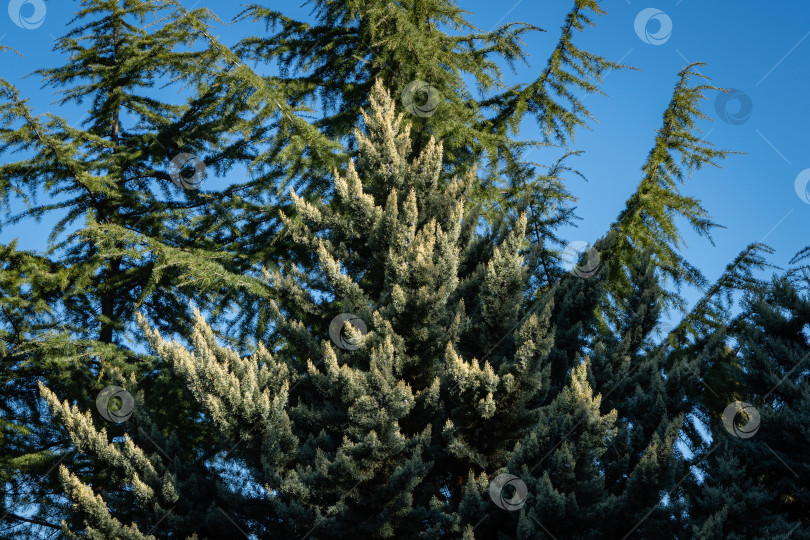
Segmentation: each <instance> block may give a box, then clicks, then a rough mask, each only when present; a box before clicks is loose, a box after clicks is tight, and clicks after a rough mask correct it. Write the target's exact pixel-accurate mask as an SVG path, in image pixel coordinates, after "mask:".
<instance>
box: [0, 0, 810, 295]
mask: <svg viewBox="0 0 810 540" xmlns="http://www.w3.org/2000/svg"><path fill="white" fill-rule="evenodd" d="M23 1H28V2H32V1H35V0H12V2H17V3H23ZM264 3H265V4H267V5H271V6H274V7H277V8H278V9H281V10H283V11H286V12H288V13H289V14H290V15H292V16H295V17H302V18H307V15H308V13H309V9H308V8H306V7H303V8H302V7H301V6H300V5H299V4H298V3H292V2H290V3H285V2H272V3H271V2H264ZM3 4H4V5H5V4H9V1H8V0H3ZM184 4H185V5H186V6H187V7H189V8H191V7H200V6H205V7H208V8H210V9H211V10H213V11H214V12H215V13H217V14H218V15H219V16H220V18H221V19H222V20H224V21H229V20H230V19H231V18H232V17H233V16H234V15H236V14H237V13H238V12H239V11H240V9H241V8H240V5H239V4H238V3H237V2H230V1H229V2H225V1H222V0H201V1H197V0H184ZM571 4H572V2H571V1H570V0H552V1H549V2H539V1H537V0H521V1H517V2H516V1H512V0H507V1H506V2H490V1H483V0H474V1H465V2H461V3H460V5H461V6H462V7H463V8H465V9H467V10H469V11H471V12H472V15H470V17H469V18H470V20H471V21H472V22H473V23H474V24H476V25H478V26H479V27H480V28H481V29H482V30H489V29H491V28H492V27H493V26H494V25H496V24H498V23H506V22H510V21H525V22H530V23H534V24H536V25H538V26H540V27H542V28H544V29H546V30H547V32H546V33H543V34H537V35H533V36H530V37H528V38H527V47H528V51H529V61H530V63H531V64H530V65H529V66H521V67H519V68H518V72H517V73H516V74H512V73H510V72H508V71H507V72H506V75H507V82H508V83H510V84H512V83H517V82H528V81H530V80H531V79H533V78H534V77H536V75H537V73H538V72H539V71H540V70H541V69H542V68H543V66H544V64H545V61H546V59H547V56H548V54H549V52H550V51H551V49H552V48H553V46H554V45H555V43H556V40H557V38H558V35H559V27H560V25H561V24H562V23H563V17H564V15H565V13H566V12H567V10H568V9H570V7H571ZM602 4H603V6H604V8H605V9H606V11H607V12H608V14H607V15H606V16H604V17H601V18H599V19H598V20H597V27H596V28H594V29H589V30H587V32H586V33H585V34H584V35H580V36H578V37H577V42H578V43H579V45H580V46H582V47H584V48H586V49H588V50H592V51H594V52H598V53H599V54H601V55H603V56H606V57H608V58H609V59H611V60H615V61H619V60H620V61H622V62H623V63H626V64H630V65H632V66H634V67H636V68H639V71H624V72H613V73H610V74H609V75H608V76H607V78H606V79H605V83H604V86H603V89H604V90H605V92H606V93H607V94H608V96H609V97H607V98H606V97H602V96H589V97H588V98H587V99H586V103H587V104H588V105H589V106H590V107H591V108H592V112H593V113H594V114H595V116H596V118H597V119H598V120H599V123H598V124H594V125H592V126H591V127H592V129H591V130H590V131H581V132H580V133H579V134H578V137H577V139H576V141H575V143H574V144H573V148H575V149H582V150H585V151H586V153H585V154H584V156H582V157H580V158H579V159H578V161H576V162H575V163H574V164H575V165H576V166H577V167H578V168H579V169H580V170H581V171H582V172H583V173H584V174H585V175H586V177H587V178H588V179H589V181H588V182H587V183H585V182H583V181H581V180H573V181H572V182H573V183H572V185H571V188H572V190H573V192H574V193H575V194H576V195H577V196H578V197H579V203H578V206H579V210H578V214H579V215H580V216H581V217H582V218H583V220H582V221H581V222H580V223H579V226H578V228H577V229H575V230H571V231H569V232H568V234H567V235H566V236H567V238H568V239H569V240H586V241H592V240H594V239H596V238H597V237H599V236H601V235H602V234H604V232H605V231H606V228H607V227H608V225H609V224H610V223H611V222H612V221H613V219H614V218H615V217H616V215H617V214H618V212H619V211H620V210H621V209H622V207H623V205H624V201H625V200H626V198H627V197H628V195H629V194H630V193H632V191H633V189H634V187H635V185H636V184H637V183H638V181H639V179H640V167H641V164H642V163H643V161H644V159H645V157H646V154H647V152H648V150H649V148H650V146H651V144H652V141H653V136H654V132H655V130H656V129H657V128H658V127H659V126H660V124H661V113H662V112H663V110H664V108H665V107H666V105H667V103H668V101H669V99H670V95H671V92H672V87H673V84H674V83H675V77H676V74H677V72H678V70H679V69H681V68H682V67H683V66H684V65H685V64H686V63H687V62H693V61H701V62H705V63H706V66H705V67H704V68H703V69H702V73H704V74H705V75H708V76H710V77H711V78H712V79H713V83H714V84H715V85H717V86H722V87H726V88H735V89H739V90H741V91H742V92H744V93H745V95H747V96H748V97H749V98H750V101H751V104H752V109H751V111H750V117H748V118H747V119H746V120H745V121H744V122H742V123H737V124H734V123H728V122H725V121H723V120H721V119H720V118H719V115H718V113H717V112H716V110H715V102H714V98H715V95H709V98H710V99H709V100H708V101H706V102H705V105H704V110H705V112H706V113H707V114H708V115H709V116H710V117H711V118H712V119H714V122H706V123H705V126H703V131H704V135H705V136H706V138H707V140H709V141H711V142H712V143H714V144H715V145H717V146H718V147H720V148H723V149H728V150H735V151H739V152H744V154H742V155H733V156H731V157H730V158H729V159H728V160H726V162H725V163H724V164H723V168H722V169H719V170H718V169H711V168H710V169H704V170H702V171H698V172H697V174H696V175H695V176H694V177H693V178H692V179H691V180H689V181H688V183H687V184H686V185H685V186H683V192H684V193H687V194H689V195H691V196H694V197H697V198H699V199H701V200H702V201H703V204H704V206H705V207H706V209H707V210H708V211H709V212H710V213H711V214H712V216H713V217H714V218H715V221H717V222H718V223H720V224H722V225H724V226H725V227H727V228H726V229H718V230H717V231H716V233H715V241H716V246H712V245H711V244H710V243H709V242H708V241H706V240H704V239H700V238H697V237H696V236H695V235H693V234H692V233H691V232H689V231H687V241H688V248H687V249H686V251H685V253H686V255H687V257H688V259H689V260H690V261H691V262H692V263H693V264H696V265H697V266H698V267H699V268H701V269H702V270H703V271H704V273H705V274H706V275H707V277H708V278H709V279H710V280H714V279H716V278H717V276H719V274H720V273H721V272H722V270H723V268H724V266H725V265H726V264H727V263H728V262H729V261H731V260H732V259H733V258H734V257H735V256H736V255H737V253H739V252H740V251H741V250H743V249H744V248H745V246H746V245H747V244H749V243H751V242H756V241H760V240H762V239H763V238H764V239H765V243H767V244H770V245H771V246H772V247H774V248H775V249H776V253H775V254H774V255H772V256H771V258H770V261H771V262H772V263H774V264H777V265H780V266H783V267H784V266H786V265H787V262H788V260H789V259H790V258H791V257H792V256H793V254H794V253H795V252H796V251H798V250H799V249H800V248H802V247H804V246H805V245H808V244H810V235H808V231H809V230H810V204H807V203H805V202H803V201H802V200H801V199H800V198H799V197H798V196H797V194H796V192H795V190H794V181H795V179H796V177H797V175H798V174H799V173H800V172H801V171H802V170H804V169H807V168H810V153H808V152H807V148H808V143H810V135H809V134H808V132H807V130H806V126H807V124H808V118H810V100H808V99H807V92H806V88H807V87H808V83H810V75H809V74H808V66H810V4H807V3H805V2H799V1H796V0H794V1H792V2H785V3H782V4H780V7H779V8H776V7H775V6H773V5H769V4H767V3H764V2H753V1H747V2H735V3H731V2H698V1H697V0H666V1H660V2H657V3H646V2H644V3H642V2H639V0H632V1H630V0H611V1H609V2H602ZM45 5H46V7H47V10H46V13H45V17H44V19H43V20H42V21H41V25H40V26H38V27H37V28H33V29H23V28H20V27H18V26H17V25H15V24H14V23H13V22H12V20H11V18H10V17H9V16H8V14H7V12H6V10H0V36H1V37H0V44H2V45H7V46H11V47H14V48H15V49H17V50H18V51H19V52H20V53H22V54H23V55H24V56H25V58H19V57H17V56H15V55H12V54H9V53H3V54H2V55H0V59H2V72H0V76H2V77H3V78H6V79H8V80H10V81H11V82H12V83H14V84H15V85H17V86H18V88H19V89H20V90H21V92H22V95H23V96H24V97H26V98H29V99H30V103H31V104H32V105H33V106H34V107H35V110H36V111H37V112H46V111H53V112H56V113H57V114H61V115H62V116H63V117H65V118H66V119H67V120H68V121H70V122H71V123H75V122H78V121H79V120H80V119H81V118H82V117H83V115H84V112H83V111H82V110H81V109H78V108H75V107H72V108H69V109H67V110H59V109H58V108H57V107H56V106H55V105H54V104H53V103H52V102H53V101H54V100H55V98H56V96H54V95H52V94H51V91H50V90H47V89H46V90H43V89H41V88H40V81H39V79H38V78H37V77H36V76H32V77H29V78H27V79H22V77H23V76H24V75H26V74H28V73H29V72H30V71H32V70H33V69H35V68H38V67H45V66H57V65H61V64H62V63H63V61H64V59H63V58H60V57H59V55H57V54H56V53H54V52H53V50H52V47H53V42H54V38H55V37H56V36H59V35H61V34H63V33H64V32H65V28H66V24H67V22H68V21H69V20H70V18H71V14H72V12H73V11H74V10H75V9H76V7H77V5H78V2H77V1H73V0H58V1H54V0H51V1H49V2H47V3H46V4H45ZM646 8H656V9H657V10H659V11H660V12H663V16H659V17H658V19H657V20H658V21H663V22H664V26H665V27H664V28H663V30H666V22H667V20H668V21H671V25H672V26H671V33H670V34H669V35H668V36H664V35H663V34H662V33H661V30H662V28H661V27H660V26H659V25H660V22H656V20H651V21H650V22H649V24H648V25H646V26H642V28H643V29H646V32H647V35H650V36H651V38H649V40H650V41H656V40H657V39H658V40H660V41H662V43H660V44H657V45H655V44H650V43H646V42H645V41H644V40H642V38H641V37H639V35H638V34H637V32H636V29H635V27H634V23H635V21H636V18H637V16H638V14H639V13H640V12H641V11H642V10H644V9H646ZM22 10H23V17H25V18H28V19H29V20H31V21H32V22H31V25H34V26H35V25H36V24H37V23H38V21H36V20H33V19H32V17H34V16H35V15H36V14H35V10H34V7H33V5H24V6H23V7H22ZM250 31H252V32H261V31H262V28H261V27H258V26H256V27H253V28H250V27H249V26H248V25H245V24H240V25H234V26H230V27H224V26H223V27H222V28H221V31H220V36H221V39H222V40H223V41H224V42H225V43H228V44H233V43H235V42H236V41H237V40H238V38H239V37H241V36H243V35H245V32H250ZM644 35H645V34H644V33H643V32H642V36H644ZM656 36H660V39H659V38H657V37H656ZM739 103H740V102H739V101H738V100H732V101H731V102H729V104H728V108H727V109H726V110H727V114H729V115H730V116H731V117H732V118H733V117H734V116H735V115H738V114H740V113H743V114H744V113H745V112H746V111H739V110H738V109H739ZM524 133H525V136H526V137H527V138H531V137H533V135H535V134H536V130H535V127H534V124H533V123H532V122H528V123H527V124H526V126H525V131H524ZM537 158H538V159H540V158H542V156H539V155H538V156H537ZM167 159H168V158H167ZM222 182H227V180H221V181H220V182H217V183H218V184H220V185H221V183H222ZM211 187H214V186H213V185H212V186H211ZM49 229H50V221H48V222H43V223H41V224H34V225H32V224H25V225H19V226H16V227H13V228H7V229H5V230H3V231H2V232H0V241H2V242H7V241H9V240H10V239H12V238H15V237H17V238H19V239H20V244H21V247H23V248H30V249H38V250H41V249H44V248H45V245H46V240H47V234H48V231H49ZM687 297H688V298H690V299H692V300H694V299H695V298H697V294H695V293H690V294H688V295H687Z"/></svg>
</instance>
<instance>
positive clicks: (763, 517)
mask: <svg viewBox="0 0 810 540" xmlns="http://www.w3.org/2000/svg"><path fill="white" fill-rule="evenodd" d="M799 260H801V257H800V258H799ZM803 270H804V268H801V267H800V268H799V269H796V270H794V271H792V272H790V273H788V274H787V275H784V276H780V277H775V278H774V279H773V281H772V282H771V284H770V286H768V287H762V288H761V289H760V290H759V291H758V292H752V293H751V294H750V295H749V297H748V299H747V302H746V309H745V311H744V313H743V314H742V315H740V317H739V322H738V324H736V325H735V327H734V329H733V331H731V332H730V336H731V337H732V338H733V346H732V349H731V350H730V351H729V352H730V354H729V356H730V359H729V361H727V362H725V363H724V364H723V367H724V368H725V369H724V374H726V375H727V376H730V377H727V378H725V379H723V380H719V381H717V382H716V383H715V384H714V386H713V390H712V391H713V392H714V393H716V394H719V396H717V399H716V401H715V403H716V402H718V401H720V400H721V399H722V400H723V401H722V402H720V403H721V404H717V405H715V407H713V408H712V409H707V410H704V411H703V418H705V419H706V424H707V426H708V427H709V430H710V434H711V445H712V446H711V448H712V449H714V451H713V452H712V453H710V454H709V455H708V457H707V458H706V460H705V463H704V465H703V466H702V467H701V468H702V470H703V473H704V478H703V482H702V483H700V484H699V485H697V486H695V488H694V489H695V495H694V501H693V504H692V506H691V508H690V515H691V516H693V520H694V524H693V525H692V534H693V535H695V537H697V538H706V539H710V538H711V539H714V538H735V539H736V538H775V537H783V536H789V537H791V538H808V537H810V533H809V532H808V528H807V526H806V524H807V520H808V518H809V517H810V514H808V508H809V507H810V506H808V496H809V495H810V493H809V492H808V489H807V484H806V482H804V481H803V480H802V478H803V477H804V476H806V475H807V473H808V470H807V469H808V466H807V457H808V451H807V448H808V432H807V428H806V423H805V422H804V421H803V418H804V417H805V416H806V412H807V406H808V395H810V393H809V392H810V389H808V381H807V372H808V371H807V359H808V355H810V342H808V334H807V325H808V323H810V297H808V295H807V288H806V287H807V283H808V282H807V281H806V274H805V275H802V274H803ZM713 382H714V381H713ZM707 401H708V400H707ZM707 446H708V443H707ZM704 453H706V451H705V450H704Z"/></svg>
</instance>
